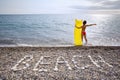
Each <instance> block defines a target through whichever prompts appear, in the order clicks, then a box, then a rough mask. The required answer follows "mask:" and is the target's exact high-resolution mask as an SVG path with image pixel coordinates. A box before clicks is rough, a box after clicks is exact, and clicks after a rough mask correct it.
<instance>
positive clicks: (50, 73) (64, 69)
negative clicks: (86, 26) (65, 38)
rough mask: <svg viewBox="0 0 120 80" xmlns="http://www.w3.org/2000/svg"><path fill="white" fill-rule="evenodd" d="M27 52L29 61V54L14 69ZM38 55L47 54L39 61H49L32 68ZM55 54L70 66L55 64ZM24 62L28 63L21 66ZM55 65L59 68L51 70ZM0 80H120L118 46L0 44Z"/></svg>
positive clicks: (37, 59) (119, 51)
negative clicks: (21, 45) (25, 45)
mask: <svg viewBox="0 0 120 80" xmlns="http://www.w3.org/2000/svg"><path fill="white" fill-rule="evenodd" d="M29 55H31V56H32V57H33V58H32V59H31V60H29V57H28V59H27V58H26V59H24V60H23V61H21V63H19V65H17V69H19V70H14V69H13V67H14V66H15V65H16V64H17V63H18V62H19V61H20V60H21V59H23V58H24V57H25V56H29ZM41 56H43V57H45V56H47V57H46V58H44V59H43V60H42V61H43V62H44V63H50V64H42V63H41V64H39V65H38V66H37V69H38V70H36V71H35V70H33V69H34V67H35V65H36V63H37V62H38V61H39V59H40V58H41ZM78 56H80V57H78ZM99 56H100V57H102V58H100V57H99ZM58 57H63V58H64V59H65V60H64V59H63V58H61V59H60V61H66V62H68V64H69V66H70V67H71V69H69V68H68V67H69V66H68V65H67V64H64V63H59V64H58V65H57V59H58ZM90 57H91V58H92V60H93V61H95V62H96V63H97V65H99V66H100V67H98V66H96V65H95V64H94V63H93V62H92V60H91V59H90ZM73 59H74V60H73ZM102 59H103V60H102ZM27 60H29V61H28V62H27ZM60 61H59V62H60ZM75 61H76V63H75ZM104 61H105V62H104ZM23 62H26V63H23ZM26 64H29V66H28V67H27V68H25V69H22V68H24V67H26ZM56 65H57V68H58V71H55V70H54V69H55V67H56ZM76 66H77V67H76ZM42 69H46V70H47V71H40V70H42ZM0 80H120V47H119V46H118V47H102V46H101V47H100V46H99V47H90V46H89V47H87V46H86V47H1V48H0Z"/></svg>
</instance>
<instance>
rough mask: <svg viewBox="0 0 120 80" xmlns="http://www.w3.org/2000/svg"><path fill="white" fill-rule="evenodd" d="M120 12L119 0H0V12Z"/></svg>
mask: <svg viewBox="0 0 120 80" xmlns="http://www.w3.org/2000/svg"><path fill="white" fill-rule="evenodd" d="M101 11H102V12H115V13H116V12H120V0H0V14H49V13H52V14H56V13H58V14H59V13H79V12H101Z"/></svg>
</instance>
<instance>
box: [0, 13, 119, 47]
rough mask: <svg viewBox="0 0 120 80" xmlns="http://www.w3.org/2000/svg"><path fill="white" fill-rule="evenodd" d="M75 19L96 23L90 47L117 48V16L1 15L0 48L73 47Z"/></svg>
mask: <svg viewBox="0 0 120 80" xmlns="http://www.w3.org/2000/svg"><path fill="white" fill-rule="evenodd" d="M75 19H82V20H86V21H87V24H94V23H95V24H97V25H96V26H90V27H87V28H86V33H87V39H88V44H89V45H90V46H120V14H0V46H3V47H4V46H40V47H44V46H52V47H54V46H74V26H75ZM83 44H85V41H83Z"/></svg>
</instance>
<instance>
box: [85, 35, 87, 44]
mask: <svg viewBox="0 0 120 80" xmlns="http://www.w3.org/2000/svg"><path fill="white" fill-rule="evenodd" d="M84 39H85V42H86V43H87V37H86V34H85V35H84Z"/></svg>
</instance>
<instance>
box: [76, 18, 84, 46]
mask: <svg viewBox="0 0 120 80" xmlns="http://www.w3.org/2000/svg"><path fill="white" fill-rule="evenodd" d="M75 25H76V26H77V27H81V26H82V25H83V21H82V20H77V19H76V20H75ZM74 45H75V46H81V45H82V28H79V29H78V28H76V27H75V28H74Z"/></svg>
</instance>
